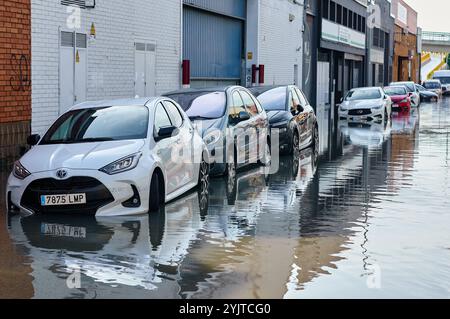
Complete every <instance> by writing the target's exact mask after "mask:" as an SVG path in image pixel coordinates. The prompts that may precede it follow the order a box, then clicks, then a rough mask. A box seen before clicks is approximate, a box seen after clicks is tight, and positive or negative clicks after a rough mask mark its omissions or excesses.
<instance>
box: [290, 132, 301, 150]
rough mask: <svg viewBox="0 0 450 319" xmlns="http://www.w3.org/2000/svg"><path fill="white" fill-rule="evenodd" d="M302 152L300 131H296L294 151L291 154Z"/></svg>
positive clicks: (293, 141) (293, 138) (293, 144)
mask: <svg viewBox="0 0 450 319" xmlns="http://www.w3.org/2000/svg"><path fill="white" fill-rule="evenodd" d="M299 151H300V135H299V134H298V131H297V130H295V131H294V134H293V136H292V150H291V154H295V153H296V152H299Z"/></svg>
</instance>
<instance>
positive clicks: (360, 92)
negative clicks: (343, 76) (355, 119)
mask: <svg viewBox="0 0 450 319" xmlns="http://www.w3.org/2000/svg"><path fill="white" fill-rule="evenodd" d="M375 99H381V92H380V90H379V89H357V90H353V91H350V92H348V94H347V96H346V98H345V100H346V101H355V100H375Z"/></svg>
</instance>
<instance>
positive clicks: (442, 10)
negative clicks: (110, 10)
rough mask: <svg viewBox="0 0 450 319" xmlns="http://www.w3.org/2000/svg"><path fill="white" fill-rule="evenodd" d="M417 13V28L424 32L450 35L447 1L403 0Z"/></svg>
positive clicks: (449, 4) (448, 5)
mask: <svg viewBox="0 0 450 319" xmlns="http://www.w3.org/2000/svg"><path fill="white" fill-rule="evenodd" d="M405 1H406V3H408V4H409V5H410V6H411V7H412V8H413V9H414V10H416V11H417V12H418V13H419V27H421V28H422V29H423V30H425V31H441V32H449V33H450V17H449V11H448V9H449V7H450V3H449V0H405Z"/></svg>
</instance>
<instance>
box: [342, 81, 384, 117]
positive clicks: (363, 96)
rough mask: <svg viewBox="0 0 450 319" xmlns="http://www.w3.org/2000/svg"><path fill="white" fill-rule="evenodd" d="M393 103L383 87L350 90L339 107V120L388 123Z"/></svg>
mask: <svg viewBox="0 0 450 319" xmlns="http://www.w3.org/2000/svg"><path fill="white" fill-rule="evenodd" d="M391 107H392V101H391V99H390V97H389V96H387V95H386V94H385V93H384V91H383V89H382V88H381V87H367V88H357V89H352V90H350V91H349V92H348V93H347V95H346V96H345V97H344V98H343V99H342V103H341V105H340V106H339V118H340V119H347V120H350V121H357V122H360V121H375V122H387V121H388V120H389V118H390V116H391V114H392V108H391Z"/></svg>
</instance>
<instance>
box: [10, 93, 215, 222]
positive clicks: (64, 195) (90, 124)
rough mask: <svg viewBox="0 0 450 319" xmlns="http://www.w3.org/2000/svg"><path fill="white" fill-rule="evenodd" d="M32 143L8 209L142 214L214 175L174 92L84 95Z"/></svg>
mask: <svg viewBox="0 0 450 319" xmlns="http://www.w3.org/2000/svg"><path fill="white" fill-rule="evenodd" d="M28 144H30V145H31V146H33V147H32V148H31V150H30V151H28V153H26V154H25V155H24V156H23V157H22V158H21V159H20V160H19V161H17V162H16V163H15V164H14V169H13V172H12V173H11V175H10V177H9V179H8V185H7V194H6V196H7V197H6V198H7V199H8V200H7V204H8V211H24V212H27V213H71V214H78V213H90V214H96V215H97V216H118V215H137V214H142V213H146V212H148V211H155V210H157V209H158V208H159V207H160V206H161V205H162V204H164V203H166V202H168V201H171V200H173V199H175V198H176V197H178V196H180V195H182V194H184V193H185V192H187V191H189V190H190V189H192V188H194V187H195V186H197V185H200V186H201V188H202V189H204V190H205V191H207V187H208V183H209V164H208V158H207V149H206V146H205V144H204V142H203V139H202V138H201V137H200V135H199V134H198V133H197V131H196V130H195V129H194V128H193V126H192V124H191V122H190V120H189V118H188V117H187V116H186V114H185V113H184V112H183V111H182V109H181V108H180V107H179V105H178V104H176V103H175V102H174V101H173V100H171V99H169V98H151V99H148V98H147V99H128V100H115V101H100V102H86V103H82V104H79V105H76V106H74V107H73V108H72V109H71V110H69V111H68V112H67V113H65V114H63V115H62V116H61V117H60V118H59V119H58V120H57V121H56V122H55V123H54V124H53V125H52V126H51V127H50V129H49V130H48V131H47V133H46V134H45V135H44V136H43V137H42V138H41V137H40V136H39V135H32V136H30V137H29V138H28Z"/></svg>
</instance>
